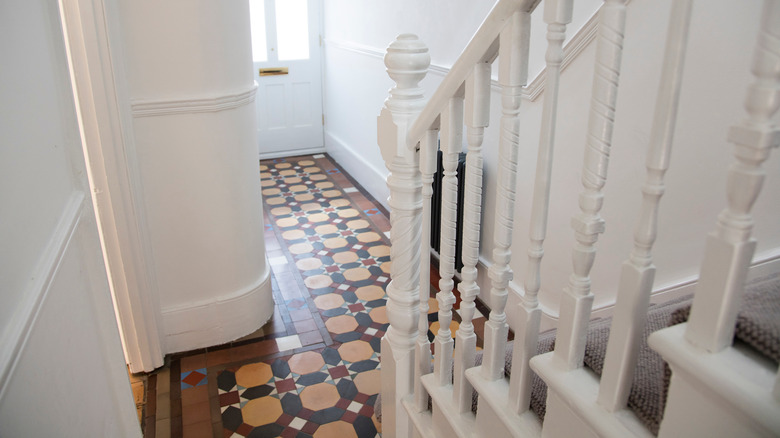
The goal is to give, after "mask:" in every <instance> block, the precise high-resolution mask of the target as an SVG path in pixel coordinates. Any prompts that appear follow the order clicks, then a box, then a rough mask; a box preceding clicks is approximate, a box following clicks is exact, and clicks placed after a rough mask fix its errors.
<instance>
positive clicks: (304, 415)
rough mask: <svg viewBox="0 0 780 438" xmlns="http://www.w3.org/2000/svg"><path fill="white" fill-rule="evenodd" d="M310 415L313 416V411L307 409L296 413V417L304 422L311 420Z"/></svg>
mask: <svg viewBox="0 0 780 438" xmlns="http://www.w3.org/2000/svg"><path fill="white" fill-rule="evenodd" d="M312 414H314V411H312V410H311V409H309V408H302V409H301V410H300V411H298V414H297V416H298V417H301V418H303V419H304V420H308V419H309V418H311V416H312Z"/></svg>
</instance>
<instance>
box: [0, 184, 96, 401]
mask: <svg viewBox="0 0 780 438" xmlns="http://www.w3.org/2000/svg"><path fill="white" fill-rule="evenodd" d="M85 199H86V196H85V194H84V193H83V192H74V193H73V194H72V195H71V198H70V200H69V201H68V203H67V205H66V206H65V208H64V209H63V210H62V213H61V214H60V219H59V221H58V223H57V226H56V228H55V229H54V232H53V233H52V237H51V238H50V239H49V243H48V245H47V246H46V248H45V249H44V251H43V253H42V257H41V260H40V261H39V262H38V266H37V267H36V269H35V271H34V273H33V275H32V277H33V278H34V280H33V281H32V282H31V284H30V285H29V287H28V288H27V290H26V291H25V293H24V296H23V297H22V299H21V302H20V303H19V304H18V305H17V306H16V307H17V309H16V311H15V312H14V315H13V317H12V318H11V320H10V321H7V322H6V325H5V327H2V330H3V333H2V338H0V345H2V346H3V347H2V348H0V401H2V400H3V394H4V393H5V390H6V388H7V384H8V383H9V382H10V381H11V376H12V375H13V373H14V369H15V368H16V364H17V362H18V360H19V357H20V356H21V355H22V352H23V351H24V348H25V345H26V344H27V340H28V338H29V336H30V332H31V331H32V329H33V327H34V326H35V322H36V320H37V319H38V315H39V314H40V311H41V308H42V307H43V305H44V303H45V302H46V298H47V296H48V295H49V290H50V289H51V285H52V282H53V281H54V279H55V277H56V275H57V271H58V270H59V267H60V265H61V263H62V261H63V259H64V257H65V254H66V253H67V252H68V249H69V248H70V246H71V243H72V242H73V240H74V236H75V234H76V231H77V230H78V228H79V224H80V223H81V215H82V212H83V204H84V202H85ZM11 304H13V303H11ZM11 304H9V303H6V305H11Z"/></svg>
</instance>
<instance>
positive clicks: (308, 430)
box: [301, 421, 320, 435]
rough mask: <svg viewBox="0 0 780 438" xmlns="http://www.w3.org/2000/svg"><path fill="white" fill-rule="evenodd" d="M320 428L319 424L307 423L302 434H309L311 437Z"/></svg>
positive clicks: (302, 429)
mask: <svg viewBox="0 0 780 438" xmlns="http://www.w3.org/2000/svg"><path fill="white" fill-rule="evenodd" d="M318 427H320V425H319V424H317V423H312V422H311V421H307V422H306V424H305V425H304V426H303V427H302V428H301V432H303V433H308V434H309V435H312V434H314V432H316V431H317V428H318Z"/></svg>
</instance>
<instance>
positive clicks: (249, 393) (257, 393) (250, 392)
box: [241, 385, 276, 400]
mask: <svg viewBox="0 0 780 438" xmlns="http://www.w3.org/2000/svg"><path fill="white" fill-rule="evenodd" d="M274 389H276V388H274V387H273V386H271V385H260V386H253V387H252V388H249V389H247V390H246V391H244V392H242V393H241V397H244V398H246V399H249V400H253V399H256V398H260V397H265V396H267V395H268V394H270V393H272V392H273V390H274Z"/></svg>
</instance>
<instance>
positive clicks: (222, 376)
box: [217, 371, 236, 391]
mask: <svg viewBox="0 0 780 438" xmlns="http://www.w3.org/2000/svg"><path fill="white" fill-rule="evenodd" d="M234 386H236V375H235V374H233V373H232V372H231V371H223V372H221V373H219V376H217V387H218V388H219V389H221V390H223V391H230V390H231V389H233V387H234Z"/></svg>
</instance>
